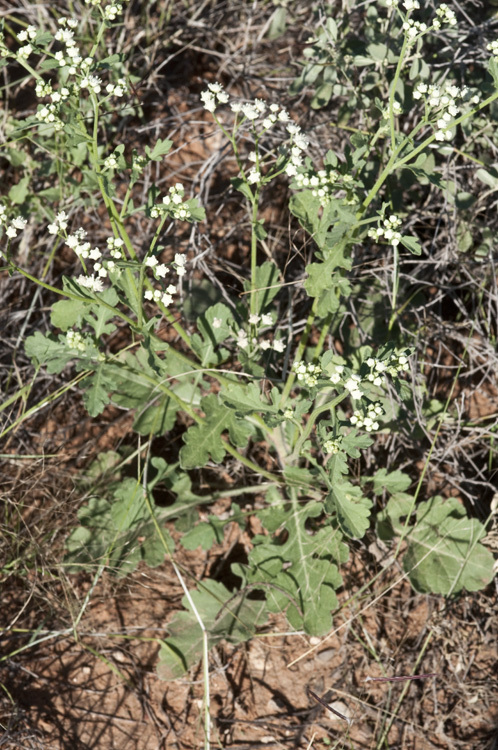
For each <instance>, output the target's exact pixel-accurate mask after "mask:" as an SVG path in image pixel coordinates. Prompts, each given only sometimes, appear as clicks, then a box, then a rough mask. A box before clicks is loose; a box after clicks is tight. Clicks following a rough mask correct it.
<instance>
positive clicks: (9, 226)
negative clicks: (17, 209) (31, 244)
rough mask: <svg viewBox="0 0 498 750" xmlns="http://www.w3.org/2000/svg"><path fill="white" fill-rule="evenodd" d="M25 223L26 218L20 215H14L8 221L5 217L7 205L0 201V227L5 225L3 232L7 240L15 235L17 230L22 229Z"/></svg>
mask: <svg viewBox="0 0 498 750" xmlns="http://www.w3.org/2000/svg"><path fill="white" fill-rule="evenodd" d="M26 224H27V220H26V219H23V217H22V216H16V217H15V218H14V219H11V220H10V222H9V220H8V219H7V207H6V206H5V205H4V204H3V203H0V227H5V234H6V235H7V237H8V238H9V240H11V239H13V238H14V237H17V232H18V231H22V230H23V229H24V227H25V226H26Z"/></svg>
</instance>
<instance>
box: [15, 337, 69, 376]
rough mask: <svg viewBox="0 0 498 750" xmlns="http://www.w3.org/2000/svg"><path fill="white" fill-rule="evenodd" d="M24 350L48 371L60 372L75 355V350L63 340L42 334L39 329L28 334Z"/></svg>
mask: <svg viewBox="0 0 498 750" xmlns="http://www.w3.org/2000/svg"><path fill="white" fill-rule="evenodd" d="M24 350H25V352H26V354H27V355H28V357H29V358H30V359H31V360H32V361H33V362H34V363H36V364H39V365H46V366H47V372H49V373H53V372H62V370H63V369H64V367H65V366H66V365H67V364H68V362H70V361H71V360H72V359H74V358H75V356H76V352H75V351H74V350H72V349H68V347H67V344H66V343H65V342H61V341H60V340H59V339H57V338H56V337H55V336H53V335H51V334H50V335H47V336H44V335H43V333H40V331H36V333H34V334H33V335H32V336H28V338H27V339H26V341H25V343H24Z"/></svg>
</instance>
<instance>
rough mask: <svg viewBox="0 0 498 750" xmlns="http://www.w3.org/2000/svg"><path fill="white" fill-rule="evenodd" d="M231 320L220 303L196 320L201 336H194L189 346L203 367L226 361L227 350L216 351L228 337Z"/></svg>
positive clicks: (225, 307) (228, 312) (227, 309)
mask: <svg viewBox="0 0 498 750" xmlns="http://www.w3.org/2000/svg"><path fill="white" fill-rule="evenodd" d="M232 319H233V316H232V312H231V310H230V308H228V307H227V306H226V305H224V304H222V303H221V302H219V303H218V304H217V305H212V306H211V307H209V308H208V309H207V310H206V312H205V313H204V314H203V315H201V316H200V317H199V318H197V327H198V329H199V332H200V334H201V335H199V334H194V335H193V336H192V338H191V344H192V349H193V350H194V352H195V353H196V355H197V356H198V358H199V360H200V362H201V364H202V366H203V367H210V366H211V365H219V364H221V363H222V362H223V361H224V360H226V359H227V357H228V354H229V352H228V351H227V349H218V344H220V343H221V342H222V341H224V340H225V339H226V338H228V336H230V334H231V329H230V322H231V321H232ZM201 337H202V338H201Z"/></svg>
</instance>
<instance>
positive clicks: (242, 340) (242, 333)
mask: <svg viewBox="0 0 498 750" xmlns="http://www.w3.org/2000/svg"><path fill="white" fill-rule="evenodd" d="M251 317H259V316H251ZM265 317H266V318H267V319H268V318H270V319H271V316H265V315H263V316H262V318H265ZM215 320H216V319H215ZM271 323H273V320H271ZM271 323H270V324H271ZM213 325H214V322H213ZM215 327H216V326H215ZM235 343H236V344H237V346H238V347H239V348H240V349H248V348H249V344H251V348H252V349H253V350H256V349H258V348H259V349H261V351H263V352H266V351H268V350H269V349H273V351H274V352H278V353H279V354H282V352H283V351H284V350H285V342H284V340H283V339H276V338H274V339H273V341H271V340H270V339H262V340H260V339H258V338H257V336H253V337H252V338H251V339H250V340H249V335H248V333H247V331H246V330H245V329H244V328H239V329H238V330H237V333H236V341H235Z"/></svg>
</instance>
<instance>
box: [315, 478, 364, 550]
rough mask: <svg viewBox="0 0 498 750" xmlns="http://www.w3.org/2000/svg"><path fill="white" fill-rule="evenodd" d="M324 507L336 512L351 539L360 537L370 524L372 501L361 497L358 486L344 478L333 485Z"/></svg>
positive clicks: (343, 528)
mask: <svg viewBox="0 0 498 750" xmlns="http://www.w3.org/2000/svg"><path fill="white" fill-rule="evenodd" d="M325 507H326V509H327V511H328V512H329V513H333V512H334V511H335V512H336V513H337V519H338V521H339V524H340V526H341V529H342V530H343V532H344V533H345V534H346V535H347V536H349V537H352V538H353V539H361V538H362V537H363V536H364V535H365V532H366V531H367V529H368V527H369V526H370V508H371V507H372V501H371V500H369V499H368V498H367V497H363V495H362V493H361V489H360V488H359V487H355V486H354V485H353V484H351V482H347V481H345V480H344V479H343V480H342V482H336V483H335V484H334V485H333V487H332V488H331V490H330V492H329V494H328V496H327V498H326V500H325Z"/></svg>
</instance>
